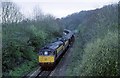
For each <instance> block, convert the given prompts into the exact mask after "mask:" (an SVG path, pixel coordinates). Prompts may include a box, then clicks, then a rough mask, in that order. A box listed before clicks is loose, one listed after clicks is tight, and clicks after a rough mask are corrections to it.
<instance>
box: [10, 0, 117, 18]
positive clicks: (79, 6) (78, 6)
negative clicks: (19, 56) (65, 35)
mask: <svg viewBox="0 0 120 78" xmlns="http://www.w3.org/2000/svg"><path fill="white" fill-rule="evenodd" d="M12 1H13V2H15V3H16V4H17V5H18V6H19V7H20V8H21V11H22V13H23V14H25V15H26V16H27V17H28V16H30V15H31V14H32V11H33V8H34V7H35V6H36V5H38V6H39V7H40V8H41V10H42V12H43V13H45V14H52V15H53V16H55V17H58V18H61V17H64V16H67V15H69V14H72V13H74V12H80V11H81V10H91V9H95V8H101V7H103V6H104V5H108V4H113V3H117V2H118V1H119V0H12Z"/></svg>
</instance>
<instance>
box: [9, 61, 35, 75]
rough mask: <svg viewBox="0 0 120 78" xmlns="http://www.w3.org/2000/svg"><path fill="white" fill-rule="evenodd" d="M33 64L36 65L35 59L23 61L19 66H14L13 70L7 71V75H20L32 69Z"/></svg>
mask: <svg viewBox="0 0 120 78" xmlns="http://www.w3.org/2000/svg"><path fill="white" fill-rule="evenodd" d="M35 66H37V60H35V61H29V62H25V63H24V64H22V65H21V66H19V67H16V68H14V70H11V71H10V72H9V76H22V75H23V74H25V73H26V72H30V71H31V70H33V68H35Z"/></svg>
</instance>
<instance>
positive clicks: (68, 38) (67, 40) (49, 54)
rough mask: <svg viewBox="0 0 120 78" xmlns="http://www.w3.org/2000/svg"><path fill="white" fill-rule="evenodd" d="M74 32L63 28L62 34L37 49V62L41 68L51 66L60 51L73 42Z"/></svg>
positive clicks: (58, 56) (60, 53) (59, 54)
mask: <svg viewBox="0 0 120 78" xmlns="http://www.w3.org/2000/svg"><path fill="white" fill-rule="evenodd" d="M74 40H75V38H74V33H73V32H71V31H70V30H66V29H65V30H64V35H63V36H62V37H61V38H59V39H57V40H56V41H54V42H52V43H50V44H48V45H46V46H45V47H43V48H42V49H41V50H40V51H39V64H40V66H41V67H42V68H50V67H53V66H54V64H55V63H56V61H57V59H59V58H60V56H61V55H62V53H63V52H64V51H65V50H66V49H67V48H68V47H69V46H70V45H72V44H73V42H74Z"/></svg>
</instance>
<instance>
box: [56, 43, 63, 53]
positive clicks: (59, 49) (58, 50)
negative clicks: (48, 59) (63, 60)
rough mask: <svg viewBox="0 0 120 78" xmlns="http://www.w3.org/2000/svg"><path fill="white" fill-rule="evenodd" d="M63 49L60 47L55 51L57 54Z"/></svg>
mask: <svg viewBox="0 0 120 78" xmlns="http://www.w3.org/2000/svg"><path fill="white" fill-rule="evenodd" d="M62 49H63V45H61V46H60V47H59V48H58V49H57V53H58V52H60V51H61V50H62Z"/></svg>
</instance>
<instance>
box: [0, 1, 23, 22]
mask: <svg viewBox="0 0 120 78" xmlns="http://www.w3.org/2000/svg"><path fill="white" fill-rule="evenodd" d="M22 19H23V15H22V14H21V13H20V11H19V8H18V7H17V5H16V4H15V3H13V2H2V23H12V22H20V21H21V20H22Z"/></svg>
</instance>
